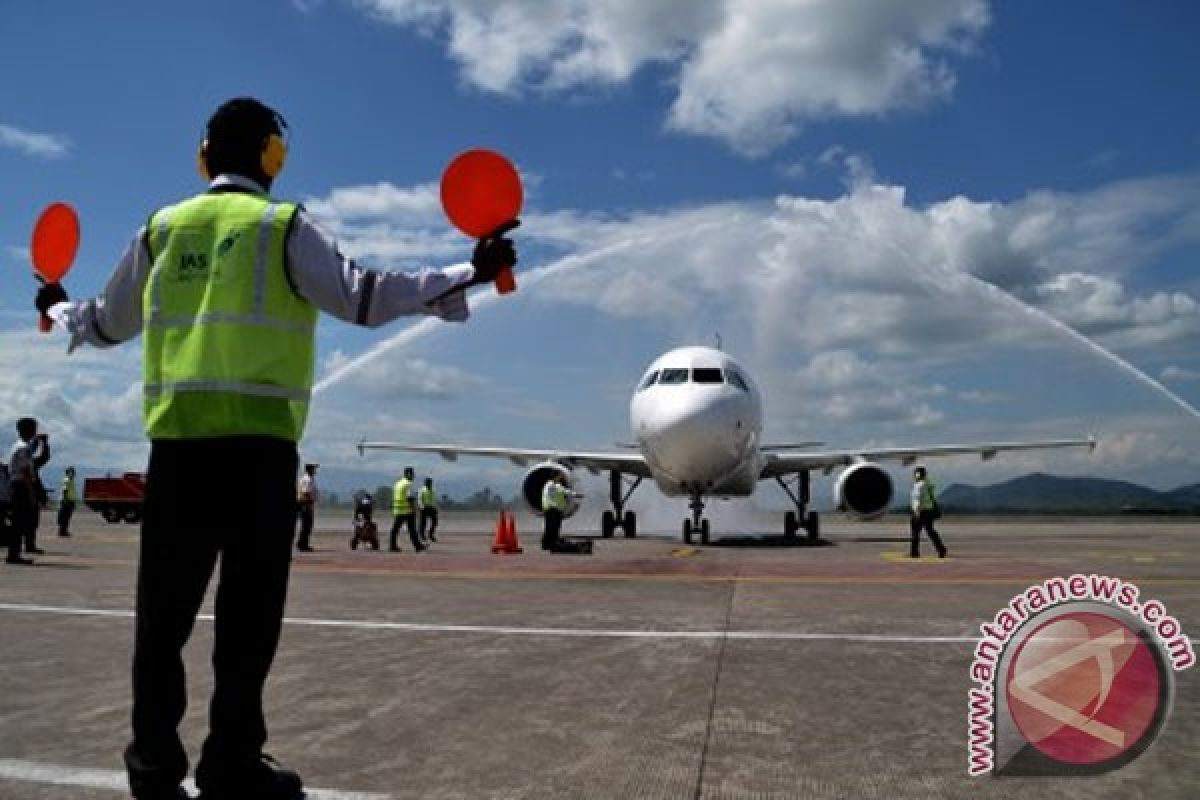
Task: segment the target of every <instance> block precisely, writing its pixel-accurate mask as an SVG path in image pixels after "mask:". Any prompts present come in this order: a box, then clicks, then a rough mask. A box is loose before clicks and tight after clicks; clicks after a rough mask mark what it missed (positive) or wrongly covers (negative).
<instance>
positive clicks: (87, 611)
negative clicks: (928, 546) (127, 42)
mask: <svg viewBox="0 0 1200 800" xmlns="http://www.w3.org/2000/svg"><path fill="white" fill-rule="evenodd" d="M0 611H11V612H15V613H29V614H58V615H63V616H80V617H117V618H121V619H131V618H132V617H133V612H132V611H125V610H120V609H100V608H70V607H63V606H38V605H26V604H22V603H0ZM197 619H200V620H203V621H206V622H211V621H212V619H213V617H212V615H211V614H200V615H199V616H198V617H197ZM283 621H284V623H285V624H287V625H296V626H300V627H308V628H348V629H351V630H363V631H407V632H412V633H462V634H483V635H488V636H550V637H592V638H612V639H738V640H781V641H837V642H884V643H900V644H908V643H934V644H944V643H959V642H971V643H973V642H977V641H979V637H978V636H921V635H905V634H893V633H825V632H807V631H686V630H684V631H680V630H674V631H655V630H614V629H607V628H522V627H514V626H504V625H441V624H435V623H424V622H384V621H371V620H352V619H309V618H304V617H285V618H284V620H283Z"/></svg>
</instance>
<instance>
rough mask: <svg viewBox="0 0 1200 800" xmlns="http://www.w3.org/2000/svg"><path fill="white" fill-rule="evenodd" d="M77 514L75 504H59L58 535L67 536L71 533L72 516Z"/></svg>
mask: <svg viewBox="0 0 1200 800" xmlns="http://www.w3.org/2000/svg"><path fill="white" fill-rule="evenodd" d="M74 513H75V504H74V503H59V505H58V535H59V536H67V535H69V534H70V533H71V515H73V514H74Z"/></svg>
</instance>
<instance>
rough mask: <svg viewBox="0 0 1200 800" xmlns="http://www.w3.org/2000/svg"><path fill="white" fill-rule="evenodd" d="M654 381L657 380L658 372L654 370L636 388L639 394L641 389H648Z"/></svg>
mask: <svg viewBox="0 0 1200 800" xmlns="http://www.w3.org/2000/svg"><path fill="white" fill-rule="evenodd" d="M656 380H658V370H654V371H653V372H651V373H650V374H649V375H647V376H646V377H645V379H644V380H643V381H642V384H641V386H639V387H638V391H639V392H640V391H642V390H643V389H649V388H650V387H651V386H653V385H654V382H655V381H656Z"/></svg>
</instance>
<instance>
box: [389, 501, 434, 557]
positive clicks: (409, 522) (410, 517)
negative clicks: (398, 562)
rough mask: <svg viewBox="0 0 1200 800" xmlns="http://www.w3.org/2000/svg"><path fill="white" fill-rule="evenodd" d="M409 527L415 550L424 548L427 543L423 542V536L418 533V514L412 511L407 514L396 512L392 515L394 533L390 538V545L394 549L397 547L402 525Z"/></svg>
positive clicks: (410, 538) (409, 535)
mask: <svg viewBox="0 0 1200 800" xmlns="http://www.w3.org/2000/svg"><path fill="white" fill-rule="evenodd" d="M401 525H403V526H405V527H406V528H408V538H409V541H411V542H412V546H413V549H414V550H424V549H425V545H424V544H422V542H421V537H420V536H419V535H418V534H417V515H416V514H415V513H413V512H412V511H410V512H408V513H407V514H396V515H394V516H393V517H392V535H391V537H390V539H389V540H388V546H389V547H391V548H392V549H393V550H395V549H396V538H397V534H399V533H400V526H401Z"/></svg>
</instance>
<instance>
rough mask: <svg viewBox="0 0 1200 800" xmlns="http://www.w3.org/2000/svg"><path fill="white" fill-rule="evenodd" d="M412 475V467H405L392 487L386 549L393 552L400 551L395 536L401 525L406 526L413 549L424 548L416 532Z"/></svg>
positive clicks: (420, 549) (419, 550) (419, 549)
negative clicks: (390, 517)
mask: <svg viewBox="0 0 1200 800" xmlns="http://www.w3.org/2000/svg"><path fill="white" fill-rule="evenodd" d="M413 475H414V473H413V468H412V467H405V468H404V477H403V478H401V479H400V480H398V481H396V485H395V486H394V487H392V535H391V537H389V540H388V550H390V551H392V552H393V553H399V552H400V545H399V544H397V542H396V537H397V534H399V533H400V526H401V525H404V526H406V527H407V528H408V538H409V540H410V541H411V542H412V546H413V550H416V551H417V552H418V553H419V552H421V551H422V550H424V549H425V545H424V544H423V543H422V542H421V537H420V536H419V535H418V534H417V509H416V506H415V504H414V503H413V488H412V487H413Z"/></svg>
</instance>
